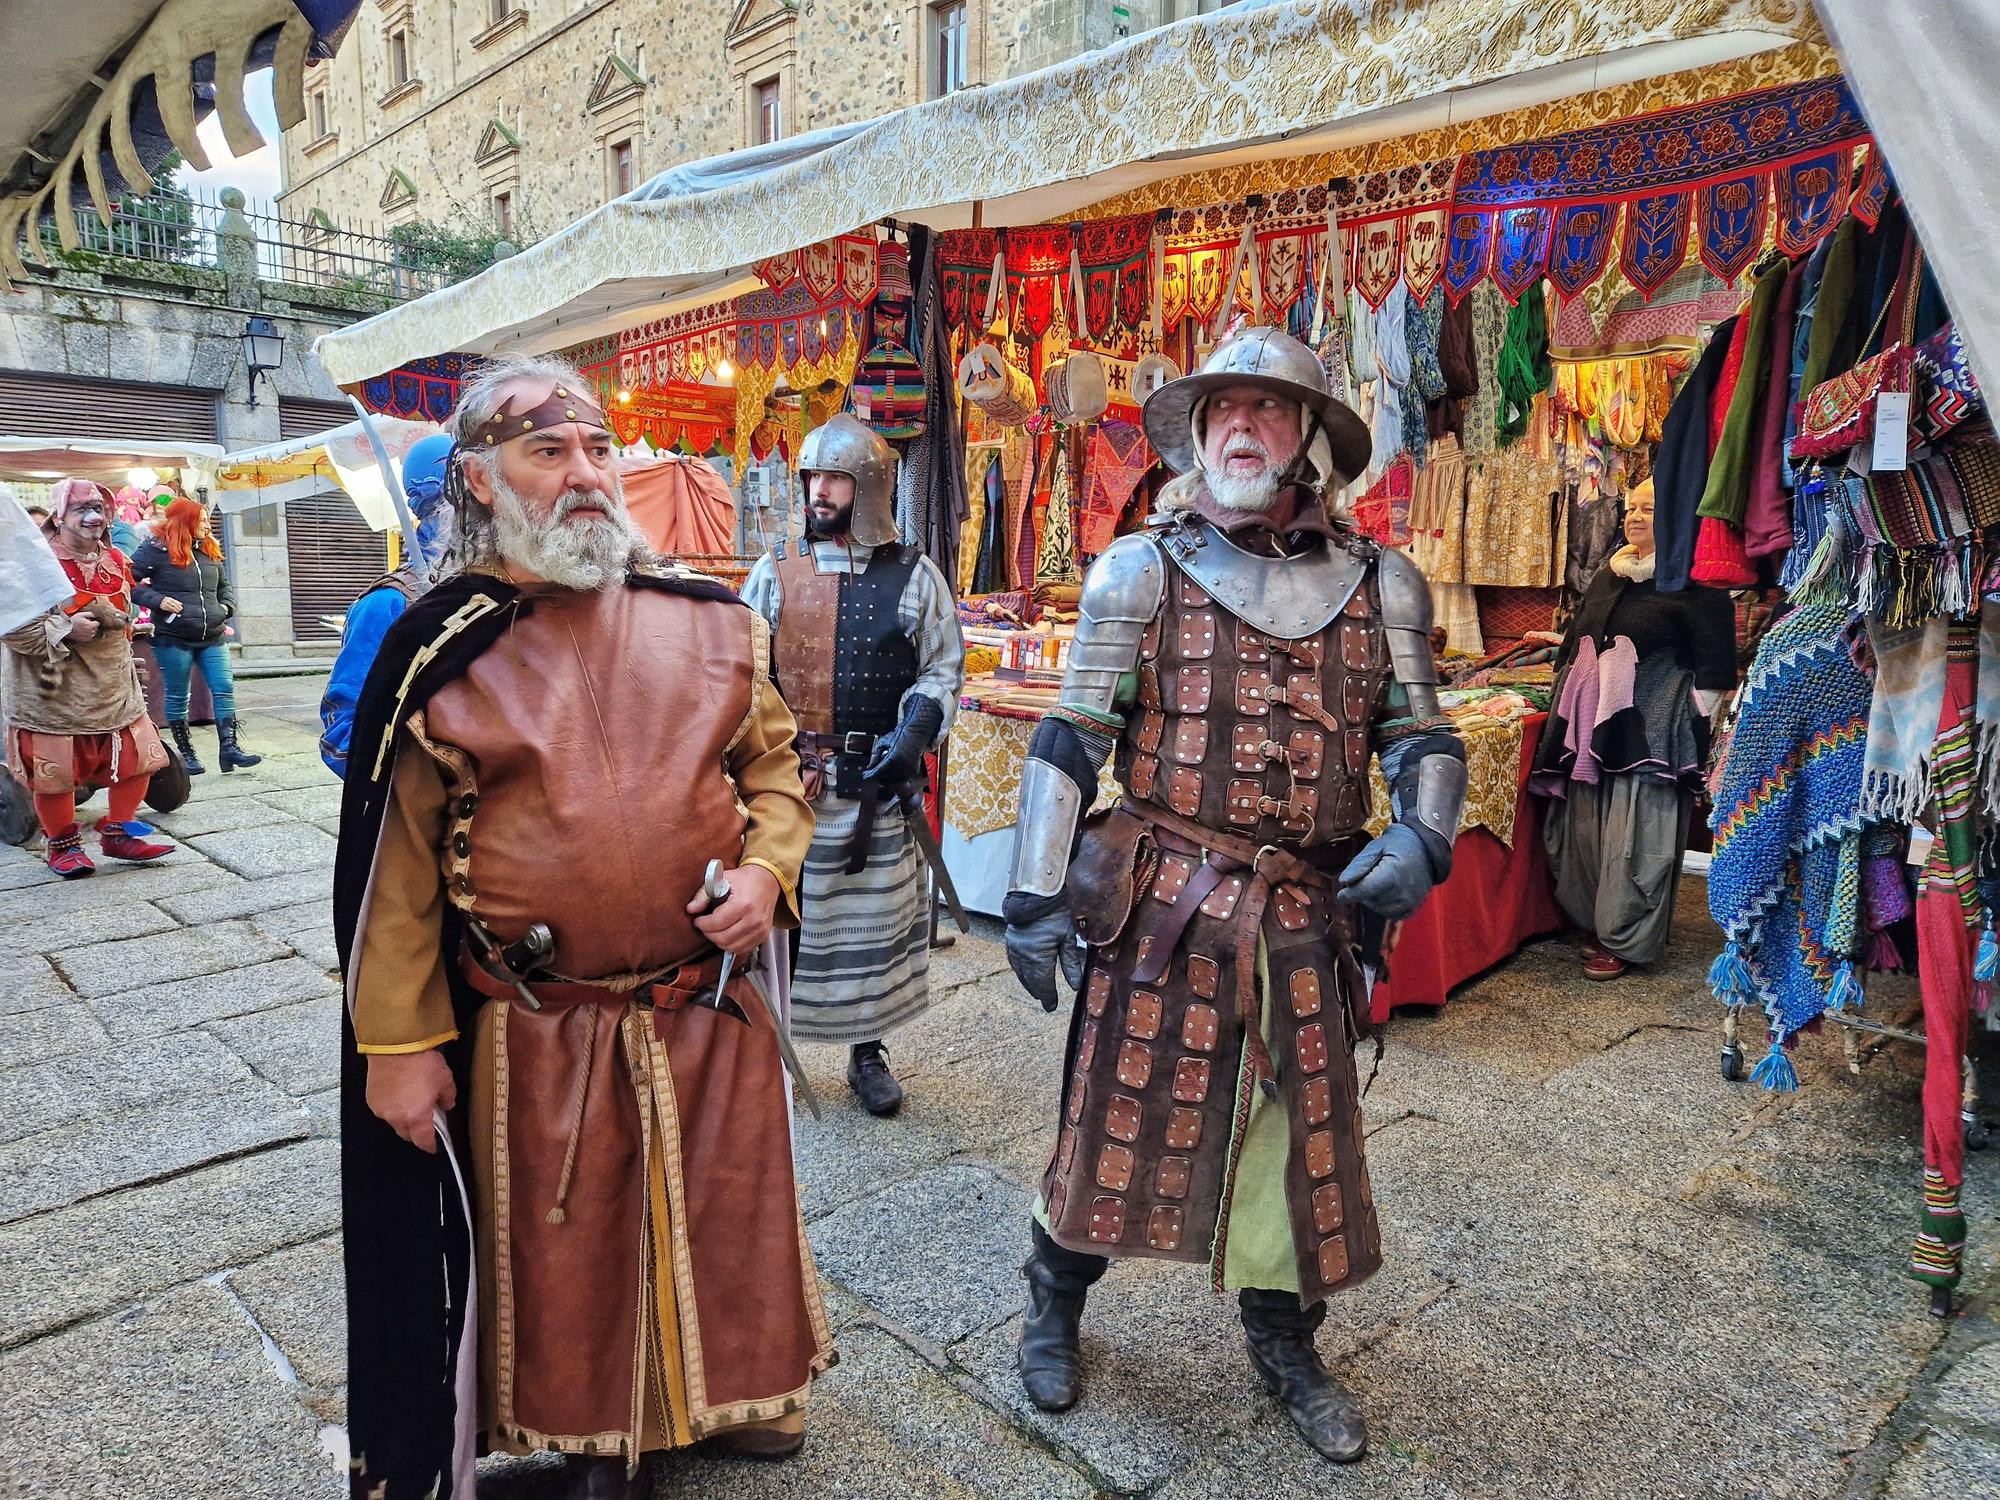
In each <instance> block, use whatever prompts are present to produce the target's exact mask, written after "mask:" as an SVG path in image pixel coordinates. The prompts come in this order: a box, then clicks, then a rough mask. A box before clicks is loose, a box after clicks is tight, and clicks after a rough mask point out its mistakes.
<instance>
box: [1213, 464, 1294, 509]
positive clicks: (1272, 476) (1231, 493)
mask: <svg viewBox="0 0 2000 1500" xmlns="http://www.w3.org/2000/svg"><path fill="white" fill-rule="evenodd" d="M1208 497H1209V498H1210V499H1211V500H1213V501H1214V502H1215V503H1216V504H1217V505H1219V506H1221V507H1222V508H1223V509H1224V510H1247V511H1254V512H1257V513H1259V514H1261V513H1262V512H1264V511H1267V510H1269V509H1270V508H1271V507H1272V506H1273V505H1275V504H1277V501H1278V471H1277V470H1276V469H1273V468H1271V467H1269V466H1268V465H1267V466H1266V467H1265V468H1264V470H1263V472H1262V473H1260V474H1258V475H1256V476H1255V477H1254V478H1246V479H1239V478H1237V477H1236V476H1235V475H1233V474H1221V473H1212V474H1210V475H1209V476H1208Z"/></svg>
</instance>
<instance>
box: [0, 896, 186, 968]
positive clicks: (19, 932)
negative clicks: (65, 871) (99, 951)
mask: <svg viewBox="0 0 2000 1500" xmlns="http://www.w3.org/2000/svg"><path fill="white" fill-rule="evenodd" d="M12 900H13V894H12V893H10V894H9V895H8V897H7V899H6V901H4V902H0V906H5V907H6V908H7V910H6V912H5V918H4V920H0V955H4V956H10V957H11V956H13V955H16V954H23V953H44V954H46V953H60V952H62V951H63V950H64V949H66V948H68V947H70V946H71V945H72V944H73V943H74V942H75V941H76V939H77V936H78V929H77V928H76V927H75V926H74V925H72V923H71V921H69V920H66V919H64V918H62V917H58V916H55V915H53V914H50V915H44V916H39V917H28V916H20V917H18V918H17V916H16V914H15V912H14V910H13V909H12V906H11V904H10V903H11V902H12ZM83 920H86V921H87V922H88V923H89V930H88V936H89V937H90V938H91V939H92V940H94V941H97V942H109V941H111V940H112V939H114V938H133V937H144V936H146V935H147V934H148V933H153V932H168V931H171V930H172V929H173V928H175V927H177V926H179V925H180V924H179V923H177V922H176V921H174V919H173V918H172V917H170V916H168V915H167V914H166V913H165V912H163V911H161V910H160V909H159V908H158V907H156V906H153V905H151V904H150V903H148V902H146V901H129V902H119V903H116V904H112V905H105V906H97V907H93V908H90V909H89V911H88V913H87V915H85V916H84V917H83Z"/></svg>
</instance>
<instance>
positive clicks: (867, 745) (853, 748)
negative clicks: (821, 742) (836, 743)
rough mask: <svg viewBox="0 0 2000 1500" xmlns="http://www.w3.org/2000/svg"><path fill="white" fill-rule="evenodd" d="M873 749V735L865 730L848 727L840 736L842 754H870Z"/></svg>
mask: <svg viewBox="0 0 2000 1500" xmlns="http://www.w3.org/2000/svg"><path fill="white" fill-rule="evenodd" d="M874 750H875V736H874V735H872V734H869V733H868V732H867V731H865V730H861V729H850V730H848V731H847V733H845V734H843V735H842V736H841V737H840V753H841V754H842V755H871V754H873V753H874Z"/></svg>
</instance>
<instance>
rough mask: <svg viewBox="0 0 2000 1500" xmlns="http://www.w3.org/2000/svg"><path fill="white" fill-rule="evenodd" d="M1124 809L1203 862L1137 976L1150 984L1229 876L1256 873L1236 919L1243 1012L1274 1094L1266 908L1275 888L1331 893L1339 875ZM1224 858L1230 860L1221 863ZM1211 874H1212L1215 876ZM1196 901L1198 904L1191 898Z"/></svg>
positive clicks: (1264, 1081) (1256, 1070) (1131, 805)
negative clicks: (1263, 982) (1261, 996)
mask: <svg viewBox="0 0 2000 1500" xmlns="http://www.w3.org/2000/svg"><path fill="white" fill-rule="evenodd" d="M1121 805H1122V806H1123V808H1124V810H1125V811H1126V812H1129V813H1131V814H1132V815H1133V816H1134V817H1137V818H1139V819H1141V820H1142V821H1144V822H1146V823H1149V824H1151V825H1152V827H1153V829H1154V830H1155V832H1156V833H1163V834H1165V835H1167V839H1166V840H1163V842H1165V843H1167V845H1168V847H1172V845H1173V843H1181V844H1185V845H1186V846H1187V848H1186V849H1184V850H1181V851H1178V852H1183V853H1194V854H1199V855H1200V856H1201V857H1202V862H1201V867H1200V868H1199V869H1198V870H1197V871H1196V872H1195V874H1194V875H1192V876H1190V877H1189V878H1188V883H1187V884H1186V885H1185V886H1183V887H1182V888H1181V893H1180V895H1179V897H1177V898H1176V899H1175V901H1174V905H1173V909H1172V910H1171V911H1170V912H1169V913H1168V914H1167V923H1166V926H1165V927H1164V928H1162V929H1161V931H1160V932H1158V933H1157V934H1155V936H1154V941H1153V946H1152V949H1151V951H1150V952H1149V953H1148V954H1147V955H1146V962H1145V963H1144V964H1143V965H1142V966H1141V967H1140V969H1135V970H1134V971H1133V975H1132V977H1133V979H1134V980H1135V981H1138V982H1141V983H1145V982H1148V980H1147V978H1146V974H1147V973H1148V972H1150V973H1151V978H1152V979H1153V980H1157V979H1159V978H1161V977H1162V976H1163V975H1164V974H1165V973H1166V971H1167V965H1168V963H1170V962H1171V961H1172V959H1173V955H1174V952H1175V950H1176V949H1178V948H1179V947H1180V940H1181V937H1182V934H1183V933H1184V932H1185V931H1186V930H1187V924H1188V923H1189V922H1190V921H1192V920H1193V919H1194V913H1195V910H1196V909H1197V908H1198V907H1199V906H1200V905H1201V903H1202V902H1203V901H1204V900H1206V899H1207V898H1208V894H1209V892H1211V891H1213V890H1214V889H1215V887H1216V885H1217V884H1218V883H1219V881H1220V880H1221V877H1222V876H1223V874H1225V873H1231V872H1234V871H1239V870H1241V871H1247V872H1249V879H1248V880H1246V881H1245V882H1244V890H1243V895H1242V898H1241V900H1240V901H1239V902H1238V903H1237V906H1236V911H1235V914H1234V915H1235V922H1234V925H1235V928H1236V1013H1237V1015H1238V1016H1239V1017H1240V1018H1241V1020H1242V1022H1243V1052H1244V1056H1245V1057H1247V1058H1248V1059H1249V1062H1250V1073H1251V1077H1252V1079H1253V1080H1254V1081H1255V1082H1256V1083H1258V1084H1261V1085H1263V1086H1264V1087H1265V1088H1266V1090H1267V1092H1268V1091H1270V1090H1272V1089H1274V1088H1275V1087H1276V1082H1277V1076H1278V1074H1277V1069H1276V1068H1275V1067H1273V1066H1272V1063H1271V1051H1270V1048H1269V1047H1267V1046H1266V1045H1265V1043H1264V1018H1263V1014H1262V1011H1261V1008H1260V1007H1259V1005H1258V1003H1257V936H1258V933H1259V932H1260V931H1261V930H1262V928H1263V925H1264V911H1265V908H1266V907H1268V906H1269V905H1270V903H1271V891H1272V888H1273V887H1274V886H1277V885H1281V884H1289V885H1304V886H1311V887H1314V888H1316V889H1319V890H1328V889H1330V888H1331V887H1332V885H1333V880H1332V878H1331V877H1330V876H1328V875H1327V874H1326V872H1325V871H1323V870H1319V869H1316V868H1315V867H1313V866H1312V865H1309V864H1307V863H1306V862H1305V861H1304V860H1302V859H1300V858H1299V857H1298V856H1297V855H1295V854H1288V853H1287V852H1286V851H1284V850H1283V849H1280V848H1279V847H1278V846H1277V845H1275V844H1262V845H1259V844H1253V843H1252V842H1251V841H1250V840H1249V839H1246V838H1243V837H1241V836H1240V835H1237V834H1233V833H1224V832H1221V831H1220V830H1218V829H1214V828H1210V827H1207V826H1206V825H1204V824H1201V823H1197V822H1195V821H1193V820H1192V819H1190V818H1184V817H1182V816H1181V815H1180V814H1179V813H1176V812H1173V811H1172V810H1170V809H1168V808H1164V807H1161V806H1159V805H1158V804H1156V803H1147V802H1139V801H1136V800H1134V801H1130V802H1126V803H1123V804H1121ZM1218 855H1220V856H1221V858H1222V860H1223V861H1224V863H1222V864H1218V863H1217V862H1216V856H1218ZM1210 871H1212V872H1213V874H1212V875H1210V874H1208V872H1210ZM1197 886H1199V887H1200V894H1199V895H1196V894H1195V892H1196V889H1197ZM1191 896H1192V897H1193V898H1194V899H1193V900H1190V899H1189V898H1190V897H1191Z"/></svg>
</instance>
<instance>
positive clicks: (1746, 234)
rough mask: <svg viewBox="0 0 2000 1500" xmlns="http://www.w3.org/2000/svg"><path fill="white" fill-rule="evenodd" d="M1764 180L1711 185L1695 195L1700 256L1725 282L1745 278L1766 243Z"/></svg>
mask: <svg viewBox="0 0 2000 1500" xmlns="http://www.w3.org/2000/svg"><path fill="white" fill-rule="evenodd" d="M1764 189H1765V182H1764V179H1763V177H1761V176H1759V175H1756V174H1754V173H1753V174H1751V175H1750V176H1748V177H1731V178H1728V179H1726V180H1725V181H1722V182H1711V183H1709V184H1708V186H1706V187H1704V188H1702V189H1701V190H1700V191H1699V192H1697V193H1696V194H1695V199H1694V218H1695V226H1696V253H1697V254H1699V255H1700V256H1701V263H1702V264H1703V265H1705V266H1707V267H1708V268H1709V270H1711V271H1713V272H1715V274H1716V275H1718V276H1720V277H1721V278H1722V279H1723V280H1724V281H1734V280H1735V279H1736V278H1737V277H1738V276H1741V275H1742V274H1743V272H1744V270H1745V269H1746V268H1747V267H1748V266H1749V264H1750V262H1751V261H1752V260H1754V259H1755V258H1756V256H1757V248H1758V246H1760V245H1762V244H1763V243H1764V202H1765V192H1764Z"/></svg>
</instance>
